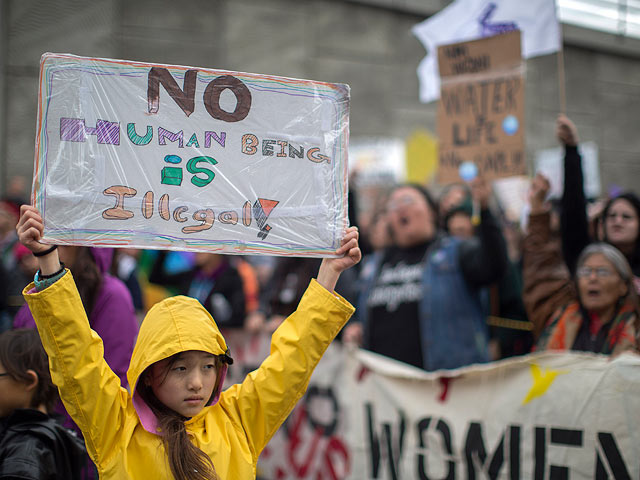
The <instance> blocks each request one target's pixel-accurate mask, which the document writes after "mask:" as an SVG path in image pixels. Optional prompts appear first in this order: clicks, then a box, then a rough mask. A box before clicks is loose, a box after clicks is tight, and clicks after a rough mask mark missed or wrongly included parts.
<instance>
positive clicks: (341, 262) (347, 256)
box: [323, 227, 362, 273]
mask: <svg viewBox="0 0 640 480" xmlns="http://www.w3.org/2000/svg"><path fill="white" fill-rule="evenodd" d="M358 238H360V232H358V227H349V228H347V234H346V235H345V236H344V238H343V239H342V242H341V245H340V248H339V249H337V250H336V255H344V257H340V258H325V259H324V260H323V263H325V262H326V263H327V264H328V267H329V268H331V269H332V270H334V271H336V272H338V273H342V272H343V271H345V270H346V269H347V268H351V267H353V266H354V265H355V264H356V263H358V262H359V261H360V259H361V258H362V252H360V247H359V246H358Z"/></svg>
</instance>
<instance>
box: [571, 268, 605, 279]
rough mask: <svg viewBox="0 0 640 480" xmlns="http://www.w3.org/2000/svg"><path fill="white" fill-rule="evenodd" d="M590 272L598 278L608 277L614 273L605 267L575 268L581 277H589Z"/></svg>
mask: <svg viewBox="0 0 640 480" xmlns="http://www.w3.org/2000/svg"><path fill="white" fill-rule="evenodd" d="M592 273H595V274H596V277H598V278H608V277H611V276H613V275H614V272H613V270H610V269H608V268H606V267H595V268H593V267H580V268H578V270H576V275H577V276H578V277H583V278H588V277H590V276H591V274H592Z"/></svg>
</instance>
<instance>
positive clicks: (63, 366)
mask: <svg viewBox="0 0 640 480" xmlns="http://www.w3.org/2000/svg"><path fill="white" fill-rule="evenodd" d="M30 291H32V292H33V291H34V290H33V284H31V285H29V286H27V288H26V289H25V291H24V293H25V298H26V299H27V302H28V304H29V308H30V309H31V312H32V313H33V317H34V318H35V321H36V324H37V326H38V331H39V332H40V337H41V338H42V343H43V345H44V347H45V349H46V351H47V353H48V355H49V366H50V369H51V376H52V379H53V382H54V383H55V384H56V385H57V386H58V388H59V390H60V396H61V397H62V400H63V402H64V404H65V407H66V409H67V411H68V412H69V414H70V415H71V417H72V418H73V419H74V421H75V422H76V423H77V424H78V426H79V427H80V429H81V430H82V432H83V434H84V437H85V442H86V445H87V450H88V452H89V454H90V455H91V458H92V459H93V461H94V462H95V464H96V465H97V467H98V471H99V472H100V478H101V479H118V480H121V479H128V478H131V479H143V480H147V479H153V480H160V479H171V478H173V476H172V474H171V470H170V468H169V464H168V461H167V455H166V453H165V449H164V445H163V443H162V439H161V437H160V436H158V434H157V427H156V422H155V417H153V414H151V412H150V409H149V408H148V407H147V406H146V404H144V402H143V401H142V400H141V398H140V397H139V396H138V395H134V397H133V398H132V397H131V395H130V394H129V392H128V391H127V390H125V389H123V388H122V387H121V386H120V380H119V379H118V377H117V376H116V375H115V374H114V373H113V372H112V371H111V370H110V368H109V366H108V365H107V363H106V362H105V361H104V358H103V347H102V340H101V339H100V337H99V336H98V335H97V334H96V333H95V332H94V331H92V330H91V329H90V327H89V322H88V321H87V317H86V315H85V312H84V309H83V307H82V302H81V301H80V296H79V295H78V292H77V290H76V286H75V283H74V281H73V278H72V276H71V273H70V272H67V273H66V274H65V275H64V276H63V277H62V278H61V279H60V280H58V281H57V282H56V283H54V284H53V285H52V286H50V287H48V288H46V289H45V290H43V291H41V292H37V293H28V292H30ZM352 313H353V307H352V306H351V305H350V304H349V303H348V302H346V301H345V300H344V299H342V298H341V297H339V296H336V295H334V294H332V293H330V292H328V291H327V290H326V289H324V288H323V287H322V286H320V285H319V284H318V283H317V282H316V281H315V280H312V281H311V284H310V285H309V288H308V289H307V291H306V293H305V294H304V296H303V298H302V300H301V301H300V304H299V306H298V309H297V310H296V312H294V313H293V314H292V315H291V316H290V317H289V318H288V319H287V320H286V321H285V322H284V323H283V324H282V325H281V326H280V328H278V330H276V332H275V333H274V334H273V338H272V344H271V353H270V355H269V357H268V358H267V359H266V360H265V361H264V362H263V364H262V365H261V366H260V368H258V369H257V370H255V371H254V372H252V373H250V374H249V375H247V377H246V378H245V380H244V381H243V382H242V383H241V384H237V385H234V386H232V387H230V388H229V389H227V390H225V391H224V392H223V393H222V395H221V396H220V400H219V401H218V402H217V403H216V404H215V405H211V406H207V407H205V408H204V409H203V410H202V411H201V412H200V413H199V414H198V415H196V416H195V417H193V418H191V419H189V420H188V421H187V422H186V427H187V431H188V432H190V433H191V434H192V435H191V438H192V441H193V442H194V443H195V444H196V445H197V446H198V447H199V448H200V449H201V450H203V451H204V452H205V453H206V454H207V455H209V456H210V457H211V459H212V461H213V464H214V466H215V468H216V471H217V473H218V476H219V477H220V478H221V479H230V480H242V479H250V478H255V476H256V463H257V461H258V456H259V455H260V452H261V451H262V449H263V448H264V447H265V445H266V444H267V442H268V441H269V439H270V438H271V437H272V435H273V434H274V433H275V432H276V430H277V429H278V428H279V427H280V425H281V424H282V422H283V421H284V420H285V419H286V417H287V415H288V414H289V413H290V412H291V410H292V409H293V407H294V405H295V404H296V402H297V401H298V400H299V399H300V398H301V397H302V395H303V394H304V392H305V390H306V388H307V385H308V382H309V377H310V376H311V373H312V371H313V369H314V368H315V366H316V364H317V363H318V361H319V360H320V357H321V356H322V354H323V353H324V351H325V349H326V348H327V346H328V345H329V343H331V341H332V340H333V338H334V337H335V335H336V334H337V333H338V332H339V331H340V329H341V328H342V327H343V325H344V324H345V323H346V322H347V320H348V319H349V317H350V316H351V314H352ZM187 350H202V351H206V352H209V353H212V354H214V355H220V354H224V353H225V352H226V350H227V347H226V343H225V341H224V338H223V337H222V335H221V334H220V331H219V330H218V327H217V326H216V324H215V322H214V321H213V319H212V318H211V316H210V315H209V314H208V312H207V311H206V310H205V309H204V308H203V307H201V306H200V304H199V303H197V301H195V300H193V299H188V298H187V297H174V298H171V299H167V300H165V301H163V302H161V303H159V304H157V305H156V306H154V307H153V308H152V309H151V310H150V311H149V313H148V314H147V317H146V318H145V320H144V322H143V323H142V326H141V328H140V333H139V336H138V340H137V342H136V346H135V349H134V351H133V356H132V359H131V365H130V367H129V371H128V374H127V376H128V380H129V385H132V386H135V385H137V382H138V379H139V377H140V374H141V373H142V372H143V371H144V370H145V368H147V367H148V366H149V365H151V364H153V363H155V362H157V361H158V360H161V359H163V358H166V357H169V356H171V355H173V354H175V353H178V352H182V351H187Z"/></svg>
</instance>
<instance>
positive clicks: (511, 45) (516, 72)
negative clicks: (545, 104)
mask: <svg viewBox="0 0 640 480" xmlns="http://www.w3.org/2000/svg"><path fill="white" fill-rule="evenodd" d="M438 64H439V68H440V77H441V82H442V83H441V89H440V101H439V102H438V117H437V123H438V137H439V140H440V154H439V170H438V179H439V181H440V182H441V183H450V182H455V181H460V175H459V169H460V166H461V165H464V164H467V163H472V164H474V165H475V166H476V167H477V171H478V173H479V174H480V175H482V176H483V177H484V178H486V179H494V178H500V177H509V176H512V175H522V174H525V173H526V164H525V148H524V78H523V68H524V67H523V63H522V58H521V53H520V32H519V31H517V30H516V31H513V32H510V33H505V34H502V35H497V36H494V37H490V38H486V39H482V40H475V41H471V42H463V43H456V44H452V45H445V46H442V47H439V48H438Z"/></svg>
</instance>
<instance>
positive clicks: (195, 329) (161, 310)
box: [127, 296, 233, 433]
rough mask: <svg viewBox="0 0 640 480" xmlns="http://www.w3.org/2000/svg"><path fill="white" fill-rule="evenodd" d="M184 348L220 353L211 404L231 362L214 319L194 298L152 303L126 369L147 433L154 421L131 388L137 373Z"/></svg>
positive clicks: (152, 427)
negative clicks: (215, 388)
mask: <svg viewBox="0 0 640 480" xmlns="http://www.w3.org/2000/svg"><path fill="white" fill-rule="evenodd" d="M188 350H200V351H203V352H208V353H211V354H213V355H220V356H222V359H223V363H222V367H221V369H220V372H218V375H219V377H220V380H219V381H218V389H217V390H216V391H215V392H214V393H213V397H212V400H211V402H210V404H209V405H213V404H215V403H216V402H217V401H218V399H219V398H220V393H221V390H222V384H223V383H224V378H225V376H226V373H227V364H231V363H233V360H232V359H231V357H230V356H229V350H228V348H227V344H226V342H225V340H224V337H223V336H222V333H220V329H219V328H218V326H217V325H216V322H215V320H214V319H213V317H212V316H211V315H210V314H209V312H208V311H207V310H206V309H205V308H204V307H203V306H202V305H201V304H200V302H198V301H197V300H196V299H194V298H189V297H185V296H176V297H171V298H167V299H165V300H163V301H161V302H159V303H157V304H155V305H154V306H153V307H152V308H151V310H149V313H147V315H146V317H145V318H144V321H143V322H142V325H141V326H140V332H139V334H138V340H137V341H136V345H135V347H134V349H133V354H132V356H131V364H130V366H129V371H128V372H127V379H128V380H129V385H132V386H133V390H132V391H133V405H134V407H135V409H136V412H137V413H138V417H139V418H140V421H141V422H142V426H143V427H144V428H145V430H147V431H148V432H150V433H157V420H156V417H155V415H154V414H153V413H152V412H151V409H150V408H149V406H148V405H147V404H146V403H145V402H144V401H143V400H142V397H141V396H140V395H139V394H138V392H137V390H136V388H135V387H137V385H138V381H139V380H140V376H141V375H142V373H143V372H144V371H145V369H146V368H148V367H149V366H151V365H153V364H154V363H156V362H158V361H160V360H163V359H165V358H168V357H171V356H172V355H175V354H177V353H180V352H186V351H188Z"/></svg>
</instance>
